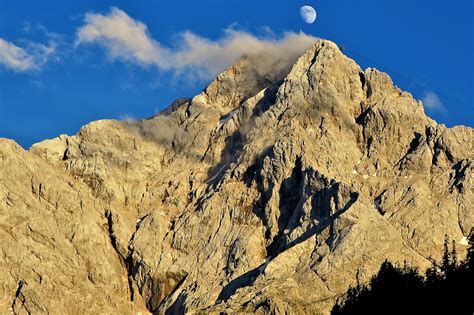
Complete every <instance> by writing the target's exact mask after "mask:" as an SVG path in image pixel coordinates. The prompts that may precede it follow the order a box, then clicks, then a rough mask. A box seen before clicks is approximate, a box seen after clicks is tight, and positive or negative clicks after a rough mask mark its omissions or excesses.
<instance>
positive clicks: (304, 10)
mask: <svg viewBox="0 0 474 315" xmlns="http://www.w3.org/2000/svg"><path fill="white" fill-rule="evenodd" d="M300 15H301V18H302V19H303V21H305V22H306V23H308V24H313V23H314V21H316V10H315V9H314V8H313V7H312V6H309V5H305V6H302V7H301V9H300Z"/></svg>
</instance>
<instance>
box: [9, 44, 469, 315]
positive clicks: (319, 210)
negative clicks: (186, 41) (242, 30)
mask: <svg viewBox="0 0 474 315" xmlns="http://www.w3.org/2000/svg"><path fill="white" fill-rule="evenodd" d="M252 62H255V60H252V59H249V58H243V59H241V60H240V61H239V62H238V63H236V65H234V66H233V67H231V68H229V69H228V70H226V71H225V72H223V73H222V74H221V75H219V76H218V77H217V78H216V80H215V81H213V82H212V83H211V84H210V85H209V86H208V87H207V88H206V89H205V90H204V91H203V92H202V93H201V94H199V95H197V96H195V97H194V98H192V99H180V100H178V101H176V102H175V103H173V104H172V105H171V106H170V107H169V108H168V109H167V110H165V111H163V112H162V113H161V114H159V115H157V116H155V117H153V118H151V119H148V120H140V121H97V122H93V123H91V124H89V125H87V126H84V127H83V128H82V129H81V131H80V132H79V133H78V134H77V135H75V136H72V137H69V136H60V137H58V138H56V139H52V140H46V141H44V142H41V143H38V144H35V145H33V146H32V147H31V148H30V150H29V152H25V151H23V150H22V149H21V148H20V147H18V146H17V145H15V144H14V143H12V142H11V141H6V140H2V141H1V142H0V166H1V167H0V214H1V217H0V220H1V225H0V236H1V238H2V245H1V249H2V251H1V256H0V270H2V272H1V273H0V274H1V276H0V277H2V282H1V283H2V287H1V293H2V294H3V295H4V297H5V298H4V299H2V302H1V303H3V304H0V307H1V308H2V313H3V312H7V311H8V309H9V308H12V309H13V311H14V312H16V313H22V312H32V313H37V312H46V311H49V312H52V313H56V312H64V311H66V312H69V311H71V312H74V313H133V312H135V313H136V312H142V313H145V312H147V311H149V312H152V313H157V314H158V313H160V314H161V313H164V312H177V313H183V312H198V311H204V312H259V313H266V312H273V313H284V312H286V313H328V311H329V310H330V309H331V307H332V305H333V304H334V302H335V301H336V300H337V299H338V298H339V297H341V296H343V294H344V293H345V291H346V290H347V288H348V286H349V285H351V284H354V283H355V281H356V275H357V277H358V279H359V281H366V280H368V279H369V278H370V276H371V275H372V274H374V273H375V272H376V271H377V270H378V268H379V266H380V264H381V262H382V261H384V260H385V259H389V260H391V261H393V262H403V261H407V262H408V263H410V264H412V265H415V266H418V267H419V268H425V267H427V266H429V265H430V259H439V257H440V254H441V252H440V249H442V244H443V240H444V235H445V234H447V235H448V236H449V237H450V238H451V239H454V240H456V241H460V240H461V239H463V237H465V236H467V235H468V234H469V232H470V230H471V228H472V227H473V226H474V210H473V209H472V207H473V204H474V202H473V175H472V174H473V172H472V169H473V166H472V161H473V159H474V157H473V154H474V148H473V140H474V132H473V130H472V129H471V128H467V127H463V126H459V127H454V128H451V129H448V128H446V127H445V126H443V125H438V124H437V123H436V122H434V121H433V120H431V119H430V118H428V117H427V116H426V115H425V114H424V112H423V107H422V104H421V103H420V102H418V101H415V100H414V99H413V98H412V96H411V95H410V94H408V93H406V92H403V91H401V90H399V89H398V88H397V87H395V86H394V85H393V83H392V81H391V79H390V78H389V77H388V75H386V74H385V73H382V72H379V71H377V70H375V69H371V68H369V69H366V70H362V69H361V68H360V67H359V66H358V65H357V64H356V63H355V62H354V61H353V60H351V59H349V58H347V57H346V56H344V55H343V54H342V53H341V51H340V50H339V49H338V48H337V46H336V45H335V44H334V43H332V42H329V41H324V40H321V41H318V42H317V43H315V45H314V46H313V47H312V48H311V49H310V50H308V51H307V52H306V53H305V54H304V55H303V56H301V57H300V58H299V59H298V60H297V61H296V62H295V63H294V65H293V66H292V67H291V68H288V67H281V65H279V67H280V68H281V69H283V70H281V71H279V72H278V75H276V76H275V75H273V76H267V75H265V74H264V73H261V72H259V71H256V70H255V67H253V66H252ZM463 246H464V245H461V244H459V246H458V252H460V253H461V254H463V253H464V252H465V248H464V247H463ZM84 301H87V303H84ZM86 304H87V305H86Z"/></svg>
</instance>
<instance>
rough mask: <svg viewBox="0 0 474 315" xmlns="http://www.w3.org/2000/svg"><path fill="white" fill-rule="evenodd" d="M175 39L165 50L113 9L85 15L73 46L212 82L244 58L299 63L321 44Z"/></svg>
mask: <svg viewBox="0 0 474 315" xmlns="http://www.w3.org/2000/svg"><path fill="white" fill-rule="evenodd" d="M267 33H268V32H267ZM177 38H178V40H177V41H176V43H175V44H174V45H173V46H172V47H165V46H163V45H162V44H160V43H159V42H158V41H156V40H155V39H153V38H152V36H151V34H150V33H149V31H148V28H147V26H146V25H145V24H143V23H142V22H140V21H137V20H135V19H133V18H131V17H130V16H129V15H128V14H127V13H125V12H124V11H122V10H120V9H118V8H112V9H111V11H110V12H109V13H108V14H100V13H87V14H86V16H85V19H84V25H83V26H82V27H80V28H78V30H77V32H76V41H75V46H76V47H77V46H78V45H83V44H90V43H95V44H98V45H100V46H102V47H103V48H104V49H105V51H106V53H107V55H108V57H109V58H110V59H111V60H122V61H126V62H132V63H136V64H139V65H141V66H156V67H158V68H159V69H161V70H170V71H176V72H181V71H184V70H191V71H192V72H193V74H194V75H197V76H199V77H200V78H202V79H209V78H212V77H214V76H215V75H216V74H218V73H219V72H221V71H222V70H224V69H225V68H227V67H229V66H230V65H232V64H233V63H234V62H235V61H236V60H237V59H238V58H239V57H241V56H242V55H244V54H247V55H260V54H262V53H265V54H266V55H269V56H271V57H275V58H288V59H290V58H296V57H297V56H299V55H300V54H302V53H303V52H304V51H305V50H306V49H308V48H309V47H310V46H311V45H312V44H313V43H314V42H315V41H316V40H317V38H315V37H313V36H310V35H306V34H304V33H302V32H300V33H294V32H288V33H285V34H283V36H282V37H279V38H277V37H275V36H274V35H267V36H266V37H257V36H255V35H252V34H250V33H247V32H244V31H238V30H236V29H234V28H229V29H226V30H225V31H224V33H223V36H222V37H221V38H219V39H218V40H215V41H213V40H210V39H207V38H204V37H201V36H199V35H196V34H194V33H192V32H189V31H188V32H184V33H181V34H179V36H178V37H177Z"/></svg>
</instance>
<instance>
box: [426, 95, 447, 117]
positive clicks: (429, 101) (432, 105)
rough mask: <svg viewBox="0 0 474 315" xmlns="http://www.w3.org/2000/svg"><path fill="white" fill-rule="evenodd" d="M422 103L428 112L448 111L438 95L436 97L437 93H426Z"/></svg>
mask: <svg viewBox="0 0 474 315" xmlns="http://www.w3.org/2000/svg"><path fill="white" fill-rule="evenodd" d="M422 101H423V106H424V107H425V108H426V109H428V110H432V111H439V112H444V111H445V110H446V108H445V107H444V105H443V103H442V102H441V100H440V99H439V97H438V95H436V93H435V92H433V91H425V92H424V94H423V97H422Z"/></svg>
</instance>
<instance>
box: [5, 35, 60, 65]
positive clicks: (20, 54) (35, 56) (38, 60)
mask: <svg viewBox="0 0 474 315" xmlns="http://www.w3.org/2000/svg"><path fill="white" fill-rule="evenodd" d="M55 52H56V45H55V43H54V42H49V43H48V44H47V45H44V44H41V43H36V42H31V41H28V42H26V43H25V45H24V47H20V46H17V45H15V44H14V43H12V42H8V41H6V40H5V39H3V38H0V65H3V66H4V67H5V68H7V69H10V70H13V71H17V72H26V71H34V70H39V69H40V68H41V67H42V66H43V65H44V64H45V63H46V62H47V61H48V60H49V59H50V58H51V57H52V56H53V55H54V53H55Z"/></svg>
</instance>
